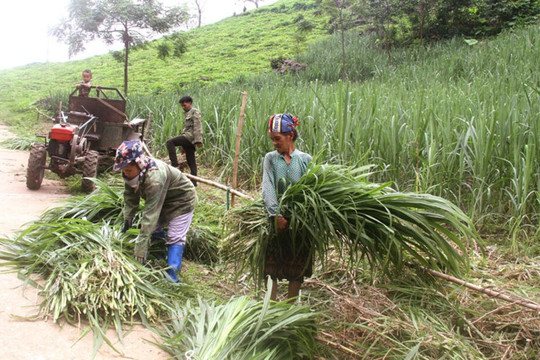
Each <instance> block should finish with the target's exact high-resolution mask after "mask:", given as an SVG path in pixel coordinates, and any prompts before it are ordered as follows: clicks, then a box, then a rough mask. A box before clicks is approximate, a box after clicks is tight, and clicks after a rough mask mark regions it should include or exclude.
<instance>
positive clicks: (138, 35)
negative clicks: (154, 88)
mask: <svg viewBox="0 0 540 360" xmlns="http://www.w3.org/2000/svg"><path fill="white" fill-rule="evenodd" d="M188 18H189V14H188V12H187V10H186V9H185V7H173V8H165V7H164V6H163V5H162V4H161V3H160V2H159V1H156V0H71V2H70V4H69V14H68V18H67V19H64V20H63V21H62V23H61V24H60V25H58V26H57V27H56V28H54V29H53V31H52V32H53V34H54V35H55V36H56V37H57V38H59V39H60V40H63V41H65V42H66V43H67V44H68V46H69V54H70V56H71V55H74V54H77V53H79V52H81V51H83V50H84V49H85V45H86V43H87V42H89V41H92V40H94V39H101V40H103V41H105V43H107V44H112V43H114V42H115V41H119V42H121V43H122V44H123V45H124V93H125V94H127V92H128V65H129V51H130V48H131V47H133V46H136V45H139V44H141V43H143V42H144V41H146V40H148V39H150V38H151V36H152V35H154V34H163V33H166V32H168V31H170V30H171V29H173V28H175V27H177V26H179V25H181V24H183V23H185V22H186V21H187V19H188Z"/></svg>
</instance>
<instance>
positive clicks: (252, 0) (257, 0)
mask: <svg viewBox="0 0 540 360" xmlns="http://www.w3.org/2000/svg"><path fill="white" fill-rule="evenodd" d="M262 2H264V0H244V3H252V4H255V7H256V8H257V9H258V8H259V4H260V3H262Z"/></svg>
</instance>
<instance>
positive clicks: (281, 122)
mask: <svg viewBox="0 0 540 360" xmlns="http://www.w3.org/2000/svg"><path fill="white" fill-rule="evenodd" d="M298 125H299V124H298V118H297V117H294V116H292V115H290V114H275V115H272V117H271V118H270V122H269V124H268V131H270V132H278V133H288V132H291V131H293V130H294V128H295V127H297V126H298Z"/></svg>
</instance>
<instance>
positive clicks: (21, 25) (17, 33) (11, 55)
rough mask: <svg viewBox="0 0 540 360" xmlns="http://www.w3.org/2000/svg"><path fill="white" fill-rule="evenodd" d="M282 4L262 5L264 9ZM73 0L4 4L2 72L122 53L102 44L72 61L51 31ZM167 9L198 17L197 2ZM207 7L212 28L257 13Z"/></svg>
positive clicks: (171, 0) (187, 0) (234, 4)
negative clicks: (183, 10)
mask: <svg viewBox="0 0 540 360" xmlns="http://www.w3.org/2000/svg"><path fill="white" fill-rule="evenodd" d="M276 1H278V0H264V1H261V3H260V6H264V5H269V4H272V3H275V2H276ZM69 2H70V0H0V49H1V51H2V55H1V56H0V70H1V69H8V68H12V67H16V66H21V65H26V64H30V63H35V62H62V61H68V60H79V59H85V58H88V57H91V56H94V55H99V54H104V53H107V52H108V51H110V50H119V49H121V48H122V46H121V45H120V44H116V45H113V46H112V47H107V45H106V44H105V43H104V42H102V41H94V42H93V43H90V44H88V45H87V47H86V48H87V50H86V51H84V52H82V53H80V54H78V55H76V56H74V57H73V58H71V59H70V58H69V54H68V48H67V46H66V45H65V44H63V43H61V42H58V41H57V40H56V38H55V37H53V36H51V35H49V31H50V29H51V28H53V27H55V26H56V25H58V24H60V23H61V21H62V19H63V18H66V17H67V9H68V4H69ZM161 2H162V3H163V4H165V5H167V6H175V5H181V4H187V5H188V7H189V8H190V9H192V11H193V14H195V9H196V7H195V3H194V1H193V0H161ZM200 3H202V6H203V14H202V23H203V25H205V24H211V23H214V22H216V21H219V20H221V19H224V18H227V17H229V16H232V15H233V14H234V13H237V14H238V13H240V12H242V9H243V8H244V6H246V8H247V9H248V10H249V9H253V8H254V7H255V6H254V5H253V4H251V3H249V2H248V3H246V4H245V5H244V4H243V3H242V1H241V0H200Z"/></svg>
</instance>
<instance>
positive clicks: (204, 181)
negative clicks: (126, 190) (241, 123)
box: [142, 141, 255, 201]
mask: <svg viewBox="0 0 540 360" xmlns="http://www.w3.org/2000/svg"><path fill="white" fill-rule="evenodd" d="M142 147H143V150H144V151H146V153H147V154H148V155H149V156H151V157H154V156H153V155H152V153H151V152H150V149H148V147H147V146H146V144H145V143H144V141H143V142H142ZM183 174H184V175H185V176H187V178H188V179H193V180H197V181H198V182H201V183H203V184H207V185H211V186H213V187H217V188H218V189H221V190H225V191H228V192H230V193H231V194H234V195H236V196H239V197H241V198H244V199H248V200H252V201H253V200H255V199H254V198H253V197H251V196H249V195H246V194H244V193H241V192H240V191H238V190H235V189H233V188H230V187H228V186H227V185H223V184H220V183H218V182H215V181H212V180H207V179H203V178H201V177H198V176H195V175H191V174H188V173H183Z"/></svg>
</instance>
